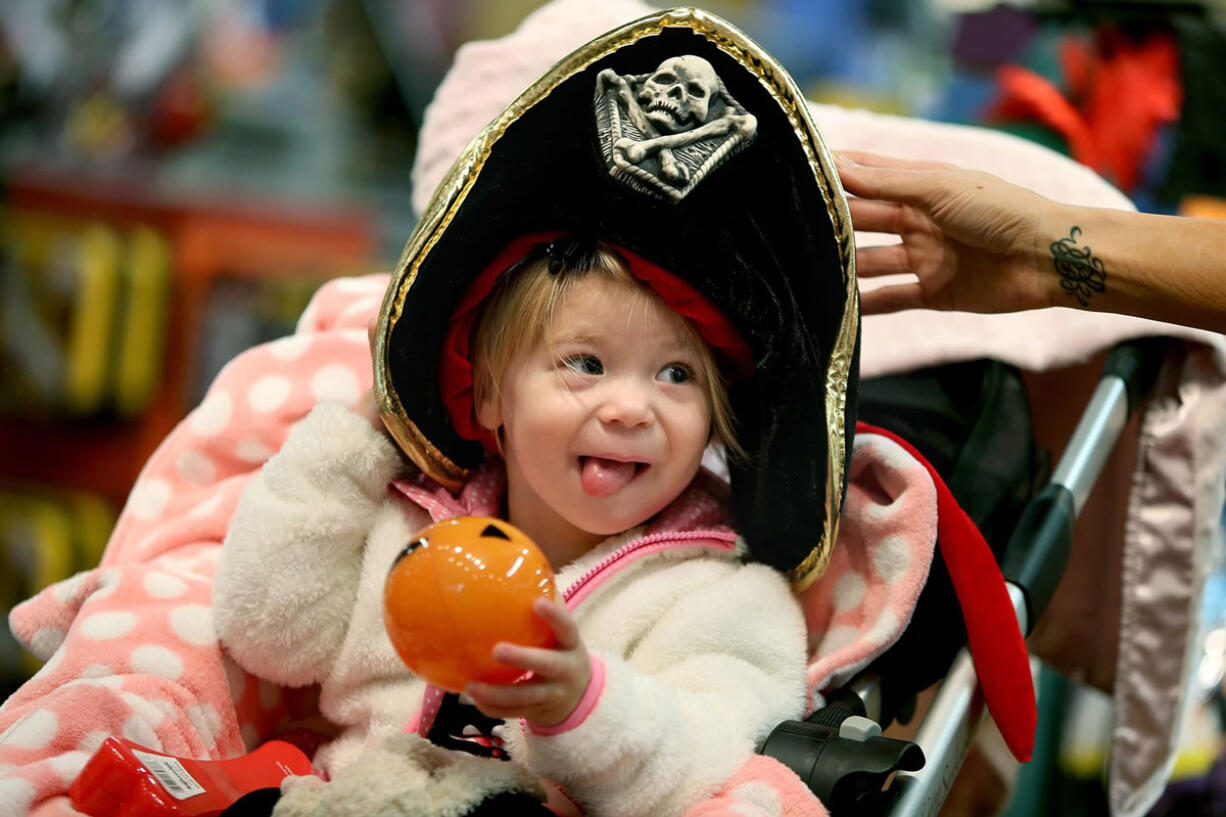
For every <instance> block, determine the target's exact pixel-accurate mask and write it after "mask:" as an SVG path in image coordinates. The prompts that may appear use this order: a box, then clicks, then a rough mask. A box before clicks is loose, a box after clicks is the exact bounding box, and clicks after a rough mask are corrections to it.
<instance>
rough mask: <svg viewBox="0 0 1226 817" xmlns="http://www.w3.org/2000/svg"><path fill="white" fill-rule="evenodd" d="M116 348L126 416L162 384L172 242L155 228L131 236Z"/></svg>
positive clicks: (119, 398)
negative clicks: (161, 375)
mask: <svg viewBox="0 0 1226 817" xmlns="http://www.w3.org/2000/svg"><path fill="white" fill-rule="evenodd" d="M124 284H125V285H124V287H123V297H122V299H121V300H122V303H121V305H120V315H119V319H118V324H117V330H118V335H119V337H118V340H117V341H116V348H115V383H114V390H115V394H114V402H115V408H116V410H117V411H118V412H119V413H120V414H122V415H123V416H125V417H132V416H135V415H137V414H140V413H141V412H142V411H144V409H145V408H146V407H147V406H148V405H149V403H150V401H151V400H152V399H153V395H154V392H155V391H156V390H157V387H158V385H159V383H160V374H161V368H162V351H163V346H164V344H165V334H166V315H167V310H168V309H169V305H170V285H171V252H170V244H169V243H168V242H167V241H166V239H165V238H163V237H162V235H161V234H160V233H158V232H157V231H156V230H154V229H152V228H150V227H144V226H138V227H136V228H134V229H133V230H132V234H131V237H130V238H129V240H128V247H127V264H126V267H125V275H124Z"/></svg>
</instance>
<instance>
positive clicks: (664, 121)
mask: <svg viewBox="0 0 1226 817" xmlns="http://www.w3.org/2000/svg"><path fill="white" fill-rule="evenodd" d="M718 91H719V77H718V76H716V74H715V69H714V68H712V67H711V63H709V62H707V61H706V60H704V59H703V58H702V57H696V56H694V55H693V54H687V55H686V56H684V57H670V58H669V59H667V60H665V61H664V62H662V63H660V67H659V68H657V69H656V70H655V73H654V74H652V75H651V76H650V77H648V78H647V81H646V82H644V83H643V87H642V88H640V89H639V93H638V102H639V106H640V107H642V109H643V113H644V114H646V116H647V120H648V121H649V122H651V124H652V125H654V126H655V127H656V128H658V129H659V130H660V131H661V132H662V133H681V132H683V131H687V130H691V129H693V128H696V127H698V126H699V125H702V124H704V123H705V122H706V121H707V110H708V108H709V106H710V104H711V96H712V95H713V94H715V93H717V92H718Z"/></svg>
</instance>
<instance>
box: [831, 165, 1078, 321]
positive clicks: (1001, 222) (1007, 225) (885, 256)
mask: <svg viewBox="0 0 1226 817" xmlns="http://www.w3.org/2000/svg"><path fill="white" fill-rule="evenodd" d="M835 164H836V165H837V167H838V171H839V175H840V177H841V178H842V180H843V186H844V188H845V189H846V190H847V191H848V192H849V193H852V194H854V196H855V198H850V199H849V201H848V205H849V207H850V210H851V220H852V225H853V226H854V227H855V229H856V230H857V231H860V232H880V233H891V234H894V235H897V236H898V237H899V238H900V239H901V242H900V243H898V244H894V245H890V246H874V247H861V248H858V249H857V251H856V272H857V275H859V276H860V277H862V278H874V277H879V276H884V275H896V274H900V273H909V274H912V275H914V276H915V277H916V280H914V281H904V282H901V283H891V284H886V285H884V286H882V287H880V288H877V289H871V290H866V291H864V292H863V293H861V299H860V303H861V309H862V311H863V312H864V313H865V314H873V313H884V312H897V311H899V310H903V309H919V308H927V309H954V310H959V311H969V312H1011V311H1016V310H1021V309H1035V308H1038V307H1044V306H1050V305H1051V303H1052V298H1053V292H1052V290H1053V286H1052V281H1051V278H1052V275H1051V272H1050V265H1051V253H1050V244H1051V241H1052V239H1051V238H1050V237H1048V236H1050V234H1051V230H1045V229H1044V225H1046V224H1047V223H1048V222H1049V221H1050V220H1051V219H1052V218H1053V216H1054V215H1056V211H1057V210H1058V209H1059V205H1057V204H1056V203H1055V202H1052V201H1050V200H1048V199H1045V198H1043V197H1042V196H1040V195H1038V194H1037V193H1034V192H1032V191H1030V190H1027V189H1025V188H1022V187H1018V186H1016V185H1012V184H1009V183H1008V182H1006V181H1004V180H1003V179H999V178H997V177H996V176H993V175H991V174H989V173H983V172H980V171H974V170H965V169H962V168H959V167H955V166H954V165H948V164H940V163H936V162H913V161H904V160H901V159H892V158H888V157H885V156H878V155H875V154H871V153H857V152H843V153H836V154H835ZM1045 265H1046V266H1045Z"/></svg>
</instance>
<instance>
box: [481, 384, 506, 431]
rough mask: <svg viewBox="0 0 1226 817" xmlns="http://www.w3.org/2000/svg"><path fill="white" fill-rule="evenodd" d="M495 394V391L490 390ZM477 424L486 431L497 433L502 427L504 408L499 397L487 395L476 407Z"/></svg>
mask: <svg viewBox="0 0 1226 817" xmlns="http://www.w3.org/2000/svg"><path fill="white" fill-rule="evenodd" d="M489 391H490V392H493V391H494V390H493V389H490V390H489ZM476 413H477V423H478V424H480V426H481V427H482V428H484V429H485V430H486V431H497V430H498V428H499V427H500V426H501V425H502V406H501V405H500V404H499V401H498V398H497V395H495V394H491V393H487V394H486V395H485V396H484V397H482V398H481V401H480V402H479V403H477V406H476Z"/></svg>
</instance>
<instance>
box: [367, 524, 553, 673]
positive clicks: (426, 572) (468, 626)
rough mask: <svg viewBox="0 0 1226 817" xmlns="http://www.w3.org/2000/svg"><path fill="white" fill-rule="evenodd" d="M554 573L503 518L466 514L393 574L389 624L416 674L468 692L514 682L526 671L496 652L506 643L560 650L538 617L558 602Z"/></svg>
mask: <svg viewBox="0 0 1226 817" xmlns="http://www.w3.org/2000/svg"><path fill="white" fill-rule="evenodd" d="M555 597H556V591H555V589H554V582H553V570H552V568H550V566H549V561H548V560H547V559H546V558H545V556H544V554H542V553H541V551H540V550H539V549H538V548H537V546H536V544H535V543H534V542H533V541H532V540H531V539H529V538H528V535H527V534H525V533H524V532H523V531H521V530H519V529H518V528H516V527H514V526H512V525H510V524H508V523H506V522H503V521H502V520H500V519H490V518H486V517H480V516H461V517H458V518H456V519H447V520H443V521H440V522H435V523H434V524H433V525H430V526H428V527H426V528H424V529H423V530H422V531H421V533H419V534H418V535H417V538H416V539H415V540H414V541H413V542H411V543H410V544H409V545H408V546H407V547H405V549H404V550H403V551H402V552H401V554H400V556H399V558H398V559H397V560H396V562H395V564H393V565H392V568H391V571H390V572H389V573H388V577H387V583H386V585H385V586H384V594H383V618H384V624H385V626H386V627H387V634H388V636H389V637H390V638H391V641H392V646H393V647H395V648H396V651H397V652H398V653H399V654H400V657H401V659H403V660H404V663H405V664H406V665H408V667H409V669H411V670H413V671H414V672H415V673H417V674H418V675H420V676H421V677H422V678H425V679H426V680H427V681H429V682H430V683H432V684H434V685H435V686H437V687H441V688H443V689H447V690H451V691H452V692H460V691H462V690H463V689H464V687H466V686H467V685H468V682H469V681H485V682H487V683H491V684H509V683H511V682H513V681H514V680H516V679H517V678H518V677H519V676H521V675H523V674H524V671H523V670H522V669H518V668H516V667H511V666H508V665H506V664H501V663H499V662H497V661H495V660H494V659H493V657H492V656H491V654H490V653H491V652H492V651H493V649H494V645H495V644H497V643H498V642H500V641H506V642H509V643H512V644H522V645H524V646H527V647H552V646H554V645H555V644H556V643H557V639H556V638H554V635H553V631H552V630H551V629H550V628H549V625H548V624H546V623H545V622H544V621H543V620H542V619H541V618H540V617H539V616H537V615H536V613H534V612H533V611H532V603H533V602H534V601H536V599H538V598H547V599H551V598H555Z"/></svg>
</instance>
